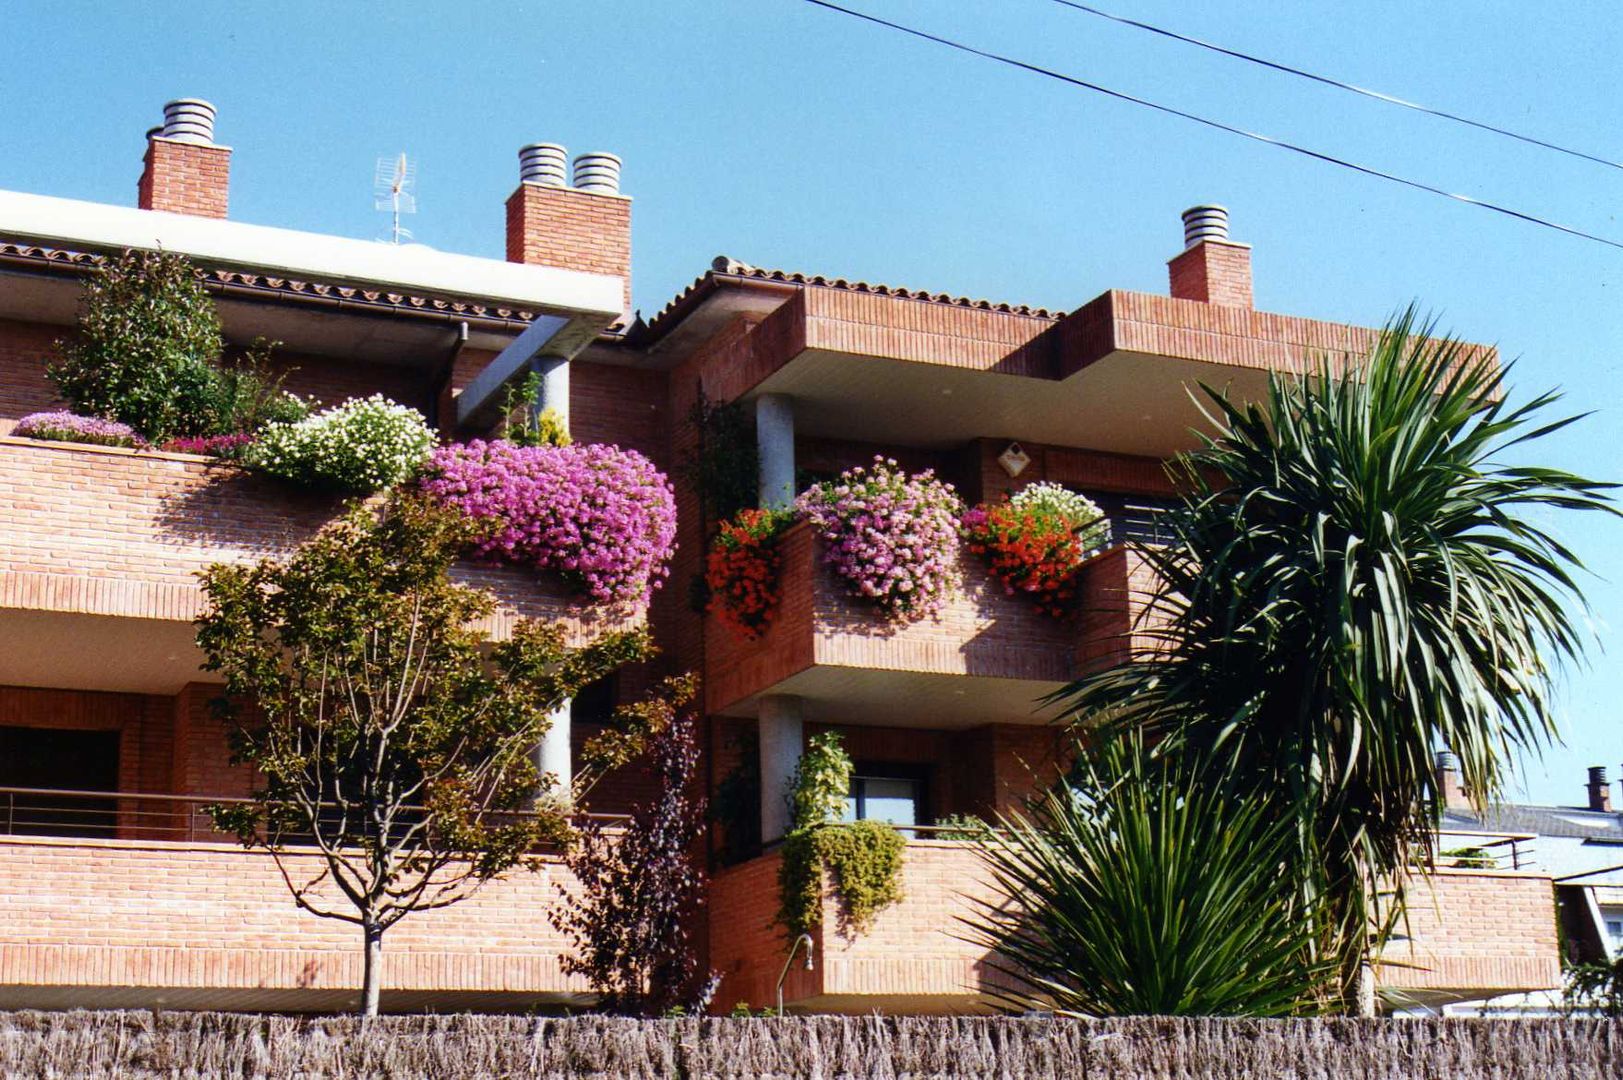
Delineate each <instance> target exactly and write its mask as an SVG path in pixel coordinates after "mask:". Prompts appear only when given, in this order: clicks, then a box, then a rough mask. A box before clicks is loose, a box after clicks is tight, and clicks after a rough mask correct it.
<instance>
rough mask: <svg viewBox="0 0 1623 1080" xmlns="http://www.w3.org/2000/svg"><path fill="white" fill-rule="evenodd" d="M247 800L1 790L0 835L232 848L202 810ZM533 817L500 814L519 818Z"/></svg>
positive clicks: (615, 817)
mask: <svg viewBox="0 0 1623 1080" xmlns="http://www.w3.org/2000/svg"><path fill="white" fill-rule="evenodd" d="M252 801H253V800H251V799H246V798H243V797H241V796H230V795H172V794H162V793H158V792H138V791H80V790H73V789H66V788H31V787H0V836H44V837H67V838H78V839H87V840H89V839H122V840H166V841H172V842H177V843H199V842H209V843H234V842H235V840H236V837H234V836H232V835H231V834H229V833H223V832H221V831H220V830H218V829H216V828H215V827H214V822H213V819H212V818H210V817H209V815H208V813H207V812H206V810H205V808H206V807H209V806H231V805H248V804H250V803H252ZM404 809H406V810H407V811H412V810H417V811H421V810H422V808H421V807H406V808H404ZM535 813H536V811H531V810H515V811H503V812H502V814H503V815H506V816H512V817H520V818H522V817H528V816H532V815H534V814H535ZM575 820H576V821H578V822H585V821H591V820H596V821H603V822H609V823H614V822H621V821H624V820H626V816H625V815H624V814H588V813H581V814H576V815H575ZM283 839H284V840H286V841H287V842H289V843H292V844H299V843H300V842H301V840H302V841H304V842H308V841H309V837H308V835H305V836H302V837H301V836H300V835H298V834H284V836H283Z"/></svg>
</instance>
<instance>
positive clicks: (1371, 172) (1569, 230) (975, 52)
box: [805, 0, 1623, 249]
mask: <svg viewBox="0 0 1623 1080" xmlns="http://www.w3.org/2000/svg"><path fill="white" fill-rule="evenodd" d="M805 2H806V3H808V4H812V5H814V6H815V7H820V8H825V9H827V10H829V11H834V12H838V13H839V14H841V15H849V16H851V17H852V18H855V19H861V20H863V21H864V22H868V23H873V24H874V25H875V26H883V27H885V28H887V29H890V30H895V31H897V32H899V33H903V34H909V35H911V36H913V37H916V38H919V39H921V40H924V41H930V42H934V43H935V44H937V45H941V46H944V47H946V48H949V49H956V50H958V51H959V52H963V53H968V54H970V55H971V56H978V57H980V58H982V59H983V60H992V61H995V62H997V63H999V64H1007V65H1008V66H1009V67H1014V68H1019V69H1020V70H1022V71H1029V72H1031V73H1032V74H1034V75H1042V76H1044V77H1045V78H1049V79H1057V80H1058V81H1060V82H1063V83H1068V84H1070V85H1071V86H1077V87H1080V88H1082V89H1083V90H1091V91H1093V92H1094V93H1096V94H1103V95H1105V96H1106V97H1112V98H1115V99H1116V100H1117V101H1126V102H1129V103H1131V104H1133V105H1142V106H1143V107H1144V108H1146V109H1154V110H1155V111H1156V112H1160V113H1165V114H1167V115H1168V116H1176V117H1179V118H1181V119H1184V120H1189V121H1191V122H1193V123H1196V124H1201V125H1204V126H1205V127H1209V128H1213V129H1215V130H1217V131H1225V132H1227V133H1229V134H1230V135H1238V136H1240V137H1241V138H1245V139H1251V140H1253V141H1255V142H1260V143H1266V144H1267V145H1269V146H1276V147H1278V148H1279V149H1281V150H1289V151H1290V152H1291V153H1293V154H1301V155H1302V156H1303V157H1310V158H1312V159H1314V160H1315V161H1323V162H1326V163H1328V164H1330V165H1338V166H1340V167H1341V168H1343V169H1351V170H1352V171H1353V172H1357V173H1362V174H1364V175H1365V176H1373V177H1375V178H1376V179H1378V180H1387V181H1390V182H1391V183H1394V184H1402V185H1403V186H1404V187H1407V188H1413V189H1414V190H1416V191H1424V192H1427V193H1428V194H1431V195H1438V196H1441V197H1442V198H1445V199H1452V200H1454V201H1455V202H1460V203H1465V204H1466V205H1467V206H1476V207H1480V208H1482V209H1483V210H1491V211H1493V212H1494V213H1496V214H1503V215H1504V216H1506V217H1512V218H1515V219H1516V220H1518V221H1525V222H1527V223H1528V224H1531V225H1539V226H1542V227H1543V228H1546V229H1554V230H1555V231H1556V232H1560V233H1566V234H1567V235H1568V236H1576V237H1578V238H1579V239H1582V240H1592V241H1594V242H1595V243H1597V244H1605V245H1606V246H1607V247H1610V248H1618V249H1623V241H1618V240H1610V239H1608V238H1606V237H1604V236H1597V235H1595V234H1594V233H1590V232H1585V231H1583V230H1582V229H1575V228H1573V227H1572V226H1570V225H1562V224H1561V223H1560V222H1557V221H1551V220H1549V219H1548V218H1541V217H1538V216H1537V215H1535V214H1528V213H1524V212H1523V211H1521V210H1516V209H1513V208H1511V207H1508V206H1502V205H1500V204H1499V203H1492V202H1488V201H1486V200H1485V199H1478V198H1476V197H1474V196H1471V195H1461V194H1459V193H1458V192H1453V191H1448V190H1446V189H1444V188H1440V187H1434V186H1433V185H1431V184H1428V183H1425V182H1424V181H1421V180H1411V179H1409V178H1408V177H1405V176H1399V175H1397V174H1396V173H1389V172H1385V171H1383V170H1381V169H1377V168H1374V167H1372V166H1369V165H1360V164H1358V163H1357V162H1354V161H1348V160H1346V159H1345V158H1338V157H1336V156H1334V155H1333V154H1326V153H1323V152H1321V151H1318V150H1310V149H1308V148H1307V147H1305V146H1298V145H1296V144H1295V143H1290V142H1286V141H1285V140H1283V139H1276V138H1274V137H1273V136H1271V135H1263V134H1260V133H1259V132H1255V131H1247V130H1246V129H1245V128H1239V127H1235V126H1234V125H1232V124H1225V123H1223V122H1222V121H1221V120H1213V119H1212V118H1210V117H1207V116H1200V115H1198V114H1196V113H1192V112H1185V111H1184V110H1182V109H1177V108H1174V107H1172V106H1171V105H1163V104H1161V103H1160V102H1157V101H1151V100H1149V99H1148V98H1141V97H1136V96H1134V95H1132V94H1127V93H1123V92H1122V91H1120V90H1112V89H1110V88H1109V87H1108V86H1101V85H1099V84H1098V83H1092V82H1088V81H1086V80H1085V79H1079V78H1076V77H1075V76H1074V75H1066V74H1065V73H1063V72H1059V71H1054V70H1053V69H1051V68H1045V67H1042V66H1040V65H1037V64H1033V63H1029V62H1027V61H1025V60H1019V59H1016V58H1015V57H1012V56H1004V55H1003V54H1001V53H995V52H992V51H990V50H988V49H981V48H977V47H976V46H974V45H969V44H966V43H964V42H962V41H954V40H953V39H952V38H947V37H942V36H940V35H939V34H932V33H930V32H929V31H927V30H920V29H918V28H916V27H912V26H906V25H903V24H902V23H898V22H892V21H891V20H889V19H883V18H880V17H879V16H878V15H870V14H868V13H867V12H863V11H857V10H855V9H854V8H848V7H843V6H841V5H839V4H836V3H833V2H832V0H805Z"/></svg>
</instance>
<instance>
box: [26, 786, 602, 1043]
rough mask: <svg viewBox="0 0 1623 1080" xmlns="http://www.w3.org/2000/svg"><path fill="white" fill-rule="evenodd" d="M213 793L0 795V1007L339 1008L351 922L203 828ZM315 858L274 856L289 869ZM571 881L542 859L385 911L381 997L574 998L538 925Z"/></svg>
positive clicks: (434, 1004)
mask: <svg viewBox="0 0 1623 1080" xmlns="http://www.w3.org/2000/svg"><path fill="white" fill-rule="evenodd" d="M231 801H233V800H231V799H229V798H223V797H222V798H216V797H210V796H189V797H178V796H156V795H147V794H140V795H133V794H127V793H94V792H84V793H64V792H60V791H56V792H34V793H29V792H24V791H21V790H19V789H7V790H5V791H0V912H3V914H0V1008H69V1007H78V1006H87V1007H96V1008H159V1007H164V1008H182V1009H185V1008H207V1009H248V1010H263V1011H295V1012H298V1011H331V1010H340V1009H347V1008H350V1007H352V1006H353V1004H354V1002H355V1000H356V997H357V992H358V988H359V987H360V984H361V954H360V931H359V930H358V929H357V928H356V927H353V926H351V925H349V924H348V923H342V922H338V921H336V920H333V919H323V918H319V917H317V916H315V915H311V914H309V913H308V912H304V911H301V910H299V909H298V908H297V907H295V906H294V903H293V899H292V896H291V895H290V894H289V892H288V888H287V885H286V884H285V883H284V881H283V880H282V876H281V874H280V873H279V872H278V870H277V868H276V864H275V861H274V860H273V859H272V858H271V857H270V856H269V855H266V854H264V853H262V852H255V851H245V850H244V849H243V848H241V847H240V846H238V845H236V844H235V843H232V842H228V841H227V840H226V839H225V838H224V837H222V836H221V835H220V834H218V833H215V832H214V831H213V830H212V828H211V827H210V825H209V823H208V820H207V819H206V817H204V816H203V815H202V813H201V812H200V808H201V807H202V806H203V805H205V804H206V803H209V802H231ZM25 829H26V830H29V831H30V832H32V833H35V834H38V833H41V832H47V831H48V832H51V833H54V834H55V835H18V834H17V832H18V831H19V830H25ZM318 860H319V857H318V856H315V855H309V856H304V855H294V856H291V857H290V858H289V860H288V861H289V863H290V864H291V865H290V873H292V874H294V875H298V874H299V873H300V872H301V869H300V864H301V863H308V864H309V870H308V871H306V873H307V876H314V874H315V872H316V871H315V868H316V866H317V863H318ZM572 880H573V879H572V877H571V875H570V874H569V872H568V871H567V870H565V869H564V867H563V866H562V865H561V863H560V862H559V861H558V860H557V858H556V857H554V856H547V855H543V856H541V857H540V863H539V866H538V867H537V869H536V870H535V871H533V872H529V871H524V870H514V871H511V872H509V873H508V874H507V875H506V876H504V877H503V878H501V879H498V880H496V881H492V882H490V883H488V884H487V885H486V886H484V887H483V888H481V889H480V890H479V891H478V892H476V893H475V894H474V895H473V897H472V898H471V899H468V900H466V901H463V902H462V903H460V904H456V905H453V906H451V907H447V908H442V909H439V910H436V911H427V912H420V913H418V914H416V915H412V916H409V917H407V918H406V919H404V920H403V921H401V922H400V923H399V925H398V926H396V927H395V928H394V929H392V930H391V931H390V932H389V933H388V935H387V936H386V937H385V939H384V949H383V965H384V966H383V1006H384V1008H385V1009H389V1010H414V1009H424V1008H434V1009H438V1010H446V1009H490V1010H504V1009H518V1008H532V1007H537V1006H566V1005H567V1006H580V1005H585V1004H589V1003H590V1001H591V1000H592V997H591V994H590V993H589V989H588V987H587V986H586V984H585V983H584V981H582V980H581V979H579V978H577V977H575V976H569V975H565V974H564V972H563V968H562V963H561V960H562V957H563V955H564V954H565V952H566V951H567V949H568V944H567V942H566V941H565V940H564V938H563V937H562V936H561V935H560V934H558V933H557V932H556V931H555V930H553V929H552V927H551V924H550V923H549V922H548V920H547V918H546V912H547V909H548V908H549V907H551V906H552V905H554V904H557V903H559V902H560V889H561V888H564V887H566V886H568V885H569V884H571V882H572Z"/></svg>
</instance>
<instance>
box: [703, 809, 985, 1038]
mask: <svg viewBox="0 0 1623 1080" xmlns="http://www.w3.org/2000/svg"><path fill="white" fill-rule="evenodd" d="M779 861H780V859H779V856H778V855H776V854H767V855H763V856H761V857H760V858H758V859H754V860H752V861H750V862H748V863H744V864H742V865H740V866H736V867H732V868H729V869H727V870H723V871H721V872H719V873H717V874H716V875H715V876H714V877H713V878H712V879H711V884H710V904H709V908H710V965H711V967H712V968H714V969H715V970H716V971H717V972H719V973H720V975H721V977H722V981H721V987H720V990H719V991H718V997H717V1000H716V1006H717V1007H718V1008H719V1009H720V1010H721V1011H726V1010H728V1009H730V1008H732V1006H733V1005H735V1004H737V1003H739V1002H746V1003H748V1004H749V1005H750V1006H752V1007H755V1008H761V1007H765V1006H768V1005H771V1004H772V1003H773V1001H774V998H775V994H776V987H777V980H778V974H779V972H781V971H782V970H783V960H784V956H785V955H786V948H787V942H786V940H785V938H784V934H783V931H782V930H781V929H779V928H777V927H775V926H773V925H772V919H773V916H774V915H775V914H776V913H777V909H778V863H779ZM995 896H996V894H995V892H994V891H993V890H992V888H991V886H990V884H989V883H988V882H987V880H986V878H985V876H984V874H983V872H982V870H981V865H980V857H979V856H978V855H977V854H976V853H975V850H974V848H973V847H971V846H970V845H968V844H963V843H958V842H954V841H944V840H913V841H911V842H909V844H908V845H907V856H906V861H905V862H904V863H903V867H902V900H901V902H900V903H897V904H893V905H892V906H890V907H889V908H886V909H885V910H883V911H881V912H879V913H878V914H877V915H876V916H875V918H874V921H873V925H872V926H870V927H869V928H868V930H867V931H866V932H864V933H861V934H857V933H851V932H848V931H846V930H843V929H842V928H841V925H840V907H839V901H838V900H837V899H835V898H834V897H833V896H832V895H828V896H825V897H824V900H823V921H822V924H821V925H820V926H819V927H818V928H817V929H816V930H815V931H813V933H812V939H813V944H814V956H815V963H814V965H813V967H812V970H810V971H807V970H806V969H805V968H804V966H802V965H801V964H799V963H796V964H794V965H791V969H790V972H789V976H788V978H787V979H786V980H785V982H784V988H783V998H784V1002H785V1004H786V1005H787V1006H793V1007H794V1008H795V1009H796V1010H797V1011H801V1012H851V1013H862V1012H868V1011H871V1010H873V1009H880V1010H884V1011H887V1012H906V1013H950V1012H966V1011H985V1010H987V1009H988V1008H989V1007H990V1006H989V1003H988V998H987V996H986V990H987V988H988V987H990V986H992V985H993V980H994V978H995V973H994V972H993V971H992V970H991V969H990V968H989V966H988V964H987V953H986V950H985V949H984V948H981V947H979V946H977V945H974V944H972V943H970V942H968V941H965V940H962V938H963V937H964V936H967V931H966V930H965V928H964V927H963V926H962V924H961V923H960V922H959V919H960V918H961V917H964V916H968V915H971V914H973V912H974V910H975V904H974V902H975V899H976V898H983V899H988V900H991V899H994V898H995Z"/></svg>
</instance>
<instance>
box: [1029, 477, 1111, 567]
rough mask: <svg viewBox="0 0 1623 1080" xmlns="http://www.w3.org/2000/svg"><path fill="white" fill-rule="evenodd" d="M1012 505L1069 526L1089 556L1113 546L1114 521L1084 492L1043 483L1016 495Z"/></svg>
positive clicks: (1045, 481)
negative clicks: (1110, 543) (1100, 549)
mask: <svg viewBox="0 0 1623 1080" xmlns="http://www.w3.org/2000/svg"><path fill="white" fill-rule="evenodd" d="M1009 505H1010V506H1013V507H1015V508H1016V509H1018V510H1022V511H1026V512H1029V513H1038V514H1052V515H1053V516H1054V517H1057V518H1059V519H1060V520H1062V521H1064V522H1066V523H1067V524H1069V525H1070V526H1071V528H1072V529H1073V530H1074V531H1075V532H1076V538H1077V541H1078V543H1079V544H1080V545H1081V547H1082V550H1083V552H1085V553H1087V552H1092V551H1095V550H1097V549H1098V548H1101V547H1103V546H1104V545H1106V544H1108V543H1109V542H1110V521H1109V520H1108V519H1107V518H1106V517H1105V513H1104V511H1103V510H1100V509H1099V504H1098V503H1096V502H1094V501H1093V500H1092V499H1090V498H1088V497H1087V496H1086V495H1083V494H1082V493H1081V492H1078V491H1072V490H1071V489H1070V488H1067V487H1062V486H1060V485H1059V484H1055V483H1051V482H1050V481H1047V480H1041V481H1038V482H1037V483H1035V484H1027V485H1026V486H1025V487H1023V488H1021V489H1020V490H1019V491H1017V492H1015V493H1014V494H1013V495H1012V496H1010V498H1009Z"/></svg>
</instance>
